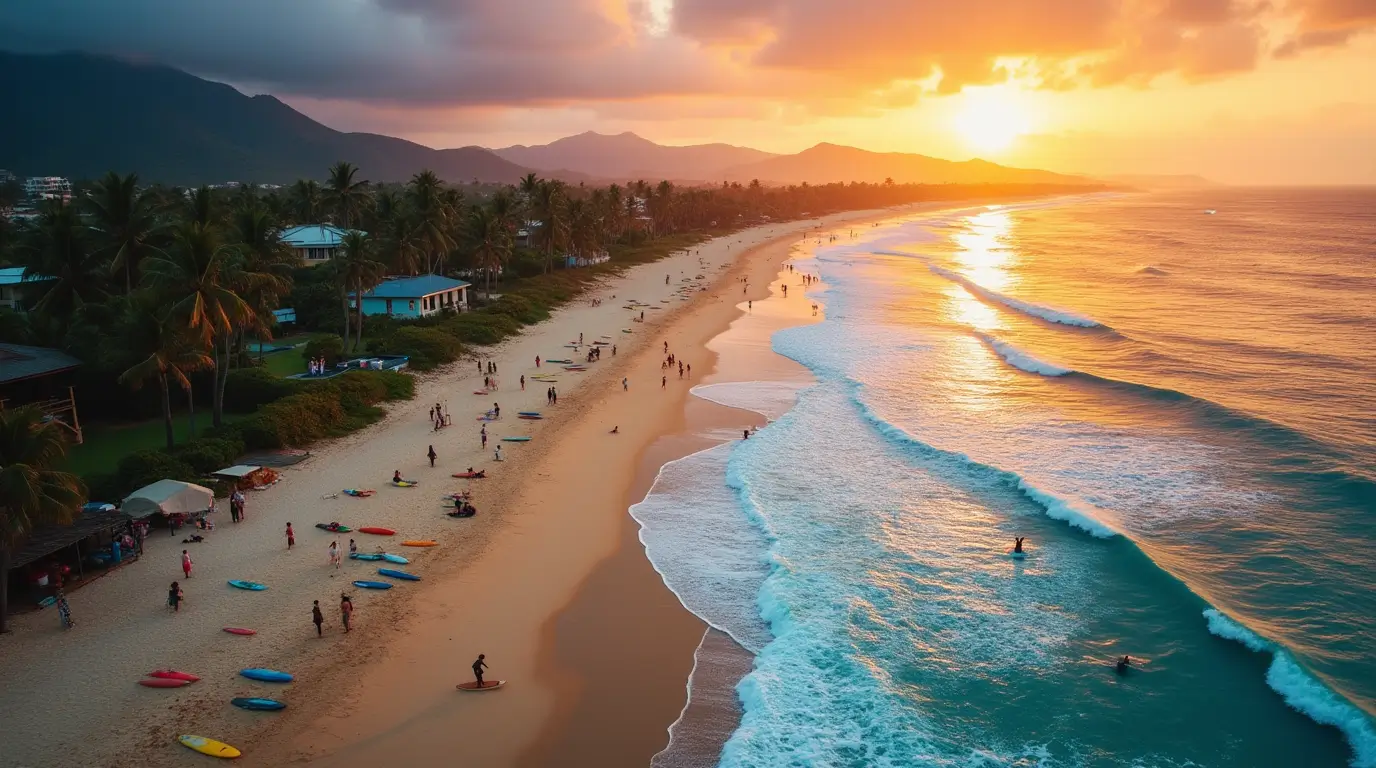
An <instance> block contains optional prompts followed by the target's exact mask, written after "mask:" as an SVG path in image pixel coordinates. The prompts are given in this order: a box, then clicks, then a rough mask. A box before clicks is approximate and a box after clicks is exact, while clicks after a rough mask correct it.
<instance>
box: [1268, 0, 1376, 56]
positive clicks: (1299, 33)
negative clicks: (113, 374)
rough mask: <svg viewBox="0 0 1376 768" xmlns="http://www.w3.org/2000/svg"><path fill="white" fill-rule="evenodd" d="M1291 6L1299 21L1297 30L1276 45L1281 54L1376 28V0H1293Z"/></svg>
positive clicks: (1336, 42) (1341, 41)
mask: <svg viewBox="0 0 1376 768" xmlns="http://www.w3.org/2000/svg"><path fill="white" fill-rule="evenodd" d="M1287 8H1288V10H1290V11H1291V12H1292V13H1293V14H1294V15H1295V16H1296V17H1297V19H1298V21H1297V24H1296V29H1295V33H1294V34H1293V35H1291V36H1290V38H1289V39H1287V40H1286V41H1285V42H1284V43H1283V44H1282V45H1281V46H1280V47H1279V48H1277V49H1276V56H1277V57H1278V58H1288V57H1291V56H1295V55H1297V54H1299V53H1301V52H1303V51H1305V50H1307V49H1311V48H1330V47H1334V46H1339V45H1344V44H1346V43H1347V42H1348V41H1349V40H1351V39H1352V38H1353V37H1355V36H1357V35H1359V34H1363V33H1366V32H1370V31H1372V30H1376V0H1292V1H1291V2H1290V3H1289V5H1288V6H1287Z"/></svg>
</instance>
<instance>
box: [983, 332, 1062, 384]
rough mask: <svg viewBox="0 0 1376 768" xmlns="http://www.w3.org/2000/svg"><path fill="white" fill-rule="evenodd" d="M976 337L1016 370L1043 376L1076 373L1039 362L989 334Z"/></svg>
mask: <svg viewBox="0 0 1376 768" xmlns="http://www.w3.org/2000/svg"><path fill="white" fill-rule="evenodd" d="M975 335H976V336H978V337H979V339H980V341H983V342H984V343H985V344H987V345H989V348H990V349H992V350H994V352H996V353H998V355H999V357H1002V358H1003V359H1004V360H1006V361H1008V364H1009V365H1011V366H1013V367H1014V368H1019V369H1022V370H1024V371H1027V372H1028V373H1036V374H1040V375H1042V376H1065V375H1066V374H1068V373H1074V371H1072V370H1071V369H1069V368H1062V367H1061V366H1059V365H1052V364H1051V363H1048V362H1044V361H1042V360H1038V359H1037V358H1035V357H1033V356H1031V355H1029V354H1027V353H1026V352H1024V351H1022V350H1021V349H1018V348H1017V347H1015V346H1013V345H1012V344H1009V343H1008V342H1006V341H999V340H998V339H996V338H994V337H993V336H990V335H989V334H987V333H976V334H975Z"/></svg>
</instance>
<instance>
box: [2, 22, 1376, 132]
mask: <svg viewBox="0 0 1376 768" xmlns="http://www.w3.org/2000/svg"><path fill="white" fill-rule="evenodd" d="M1266 2H1267V0H958V1H957V0H847V2H838V0H286V1H285V2H284V1H283V0H232V2H230V1H225V2H187V0H121V1H120V2H118V3H116V2H111V0H10V2H0V40H4V41H5V45H7V46H10V47H14V48H19V49H22V50H30V51H56V50H73V49H75V50H84V51H90V52H97V53H107V54H113V55H120V56H131V57H139V58H143V59H151V60H156V61H161V62H165V63H167V64H170V65H172V66H176V67H179V68H182V69H186V70H188V71H190V72H193V73H195V74H198V75H202V76H205V77H210V78H212V79H217V80H223V81H226V82H230V83H233V84H236V85H239V86H241V87H244V88H245V89H246V90H258V91H265V92H270V93H273V94H277V95H281V96H284V97H288V98H295V99H297V100H312V101H314V102H316V103H320V104H347V103H362V104H367V105H369V109H371V110H374V111H375V113H376V114H379V115H381V114H384V113H385V112H386V111H387V110H395V109H404V108H411V109H417V110H424V111H428V112H429V113H430V114H436V115H438V114H444V113H446V111H451V110H452V111H457V112H467V113H469V114H476V113H478V112H481V111H482V110H484V109H489V108H506V109H532V108H544V109H563V108H567V107H570V106H576V105H586V104H596V105H602V107H601V108H603V109H610V107H609V105H611V104H621V105H623V106H622V107H621V108H619V111H621V112H625V111H628V110H634V108H635V104H638V103H640V104H645V105H647V106H646V110H647V113H666V112H667V113H671V112H672V110H666V109H664V108H663V107H662V105H663V104H664V103H665V102H666V100H674V99H678V100H682V101H683V102H684V103H690V102H693V103H697V104H698V108H701V106H700V104H701V102H702V100H705V99H718V100H722V101H726V102H731V101H735V102H737V103H738V104H739V106H735V107H723V109H739V110H761V109H762V108H761V107H760V104H767V105H768V108H767V110H765V111H771V110H772V111H773V112H775V113H780V112H787V113H788V114H797V113H798V112H799V111H800V110H801V111H808V112H812V113H813V114H816V115H821V116H826V115H839V114H846V113H850V114H869V113H877V112H882V111H885V110H893V109H901V108H904V107H906V106H909V105H911V104H913V103H914V102H915V101H916V100H918V99H919V98H921V97H922V96H923V95H925V94H926V93H929V92H930V91H931V90H932V89H933V88H935V89H938V90H940V91H943V92H952V91H955V90H958V89H960V88H961V87H962V86H965V85H973V84H981V83H990V82H995V81H1001V80H1003V79H1005V78H1008V77H1010V76H1016V77H1018V78H1020V79H1021V80H1022V81H1023V82H1026V83H1030V84H1034V85H1040V86H1041V87H1045V88H1055V89H1069V88H1075V87H1080V86H1083V85H1086V84H1091V85H1115V84H1128V85H1136V86H1146V85H1150V84H1151V83H1152V82H1154V81H1155V79H1156V78H1158V77H1161V76H1165V75H1178V76H1180V77H1182V78H1184V79H1185V80H1187V81H1195V80H1202V79H1208V78H1217V77H1224V76H1228V75H1231V74H1234V73H1238V72H1244V71H1246V70H1248V69H1251V68H1252V67H1254V66H1255V64H1256V62H1257V60H1258V58H1259V57H1260V56H1261V54H1262V52H1263V51H1264V50H1265V47H1266V34H1265V27H1264V25H1265V24H1266V23H1267V20H1268V19H1270V18H1271V17H1272V16H1275V15H1281V16H1284V17H1285V18H1288V19H1292V20H1293V22H1292V26H1293V27H1294V36H1293V38H1292V39H1290V40H1289V41H1288V42H1286V43H1285V47H1284V48H1283V50H1282V52H1284V53H1293V52H1297V51H1299V50H1301V49H1303V48H1309V47H1317V46H1322V45H1338V44H1341V43H1343V42H1345V41H1346V40H1347V39H1348V38H1350V37H1351V36H1353V35H1355V34H1357V33H1359V32H1360V31H1362V30H1364V29H1368V28H1370V27H1371V26H1372V25H1373V23H1374V22H1376V0H1274V2H1276V3H1282V2H1283V3H1285V4H1284V5H1280V6H1277V7H1276V8H1275V9H1271V8H1270V6H1268V5H1266ZM1268 9H1269V10H1268ZM1268 14H1269V15H1268ZM934 73H939V77H938V76H934Z"/></svg>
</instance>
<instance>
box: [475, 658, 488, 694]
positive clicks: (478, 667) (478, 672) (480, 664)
mask: <svg viewBox="0 0 1376 768" xmlns="http://www.w3.org/2000/svg"><path fill="white" fill-rule="evenodd" d="M485 658H487V657H486V656H485V655H483V654H481V653H480V654H478V660H477V661H475V662H473V676H474V677H476V678H478V687H479V688H482V687H483V685H484V683H483V670H484V669H487V663H486V662H484V661H483V659H485Z"/></svg>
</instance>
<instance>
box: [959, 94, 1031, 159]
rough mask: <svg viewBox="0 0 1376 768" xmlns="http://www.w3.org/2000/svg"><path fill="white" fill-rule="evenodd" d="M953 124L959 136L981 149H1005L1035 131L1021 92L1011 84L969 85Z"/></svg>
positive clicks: (984, 150) (961, 95) (973, 147)
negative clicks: (970, 86)
mask: <svg viewBox="0 0 1376 768" xmlns="http://www.w3.org/2000/svg"><path fill="white" fill-rule="evenodd" d="M960 98H961V100H962V103H961V105H960V111H959V112H957V113H956V116H955V120H954V125H955V130H956V132H957V133H959V134H960V137H961V138H962V139H963V140H964V141H965V142H966V143H967V144H969V145H970V147H971V148H972V149H975V150H978V151H980V152H1002V151H1003V150H1006V149H1008V148H1009V147H1011V146H1012V145H1013V142H1014V141H1016V140H1017V138H1018V137H1019V136H1022V135H1023V134H1026V133H1029V132H1030V131H1031V130H1032V119H1031V115H1030V110H1029V109H1028V107H1027V104H1026V103H1025V101H1024V99H1023V97H1022V95H1021V93H1019V92H1018V91H1015V90H1013V89H1011V88H1009V87H1008V86H1003V85H997V86H991V87H987V88H966V89H965V90H963V91H961V94H960Z"/></svg>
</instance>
